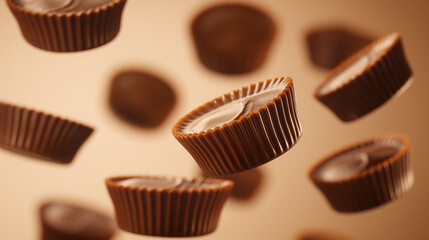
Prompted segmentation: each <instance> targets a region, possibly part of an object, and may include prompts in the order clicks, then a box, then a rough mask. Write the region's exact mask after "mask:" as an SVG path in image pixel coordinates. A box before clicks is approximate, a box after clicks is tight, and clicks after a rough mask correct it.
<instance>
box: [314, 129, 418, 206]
mask: <svg viewBox="0 0 429 240" xmlns="http://www.w3.org/2000/svg"><path fill="white" fill-rule="evenodd" d="M409 148H410V143H409V140H408V138H407V137H405V136H401V135H385V136H379V137H373V138H371V139H369V140H366V141H363V142H360V143H357V144H354V145H352V146H350V147H347V148H345V149H343V150H340V151H338V152H335V153H334V154H332V155H330V156H329V157H326V158H324V159H323V160H322V161H320V162H319V163H317V164H316V165H315V166H314V167H313V168H312V169H311V171H310V173H309V175H310V178H311V179H312V180H313V182H314V183H315V184H316V186H317V187H318V188H319V189H320V190H321V191H322V193H323V194H324V195H325V197H326V198H327V199H328V201H329V202H330V204H331V206H332V207H333V208H334V209H336V210H337V211H340V212H357V211H362V210H366V209H370V208H374V207H377V206H379V205H382V204H384V203H387V202H390V201H392V200H395V199H397V198H399V197H401V196H402V195H404V194H405V193H406V192H407V191H408V190H409V189H410V188H411V186H412V184H413V180H414V177H413V173H412V170H411V166H410V160H409Z"/></svg>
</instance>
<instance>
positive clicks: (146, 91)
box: [109, 70, 176, 128]
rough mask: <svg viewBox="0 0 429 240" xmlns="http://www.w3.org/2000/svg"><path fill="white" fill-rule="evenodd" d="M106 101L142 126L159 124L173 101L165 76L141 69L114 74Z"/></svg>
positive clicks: (125, 117)
mask: <svg viewBox="0 0 429 240" xmlns="http://www.w3.org/2000/svg"><path fill="white" fill-rule="evenodd" d="M109 103H110V107H111V108H112V110H113V111H114V112H115V113H116V114H117V115H118V116H119V117H121V118H122V119H124V120H126V121H127V122H129V123H132V124H134V125H137V126H140V127H144V128H155V127H158V126H160V125H161V124H162V123H163V122H164V120H165V119H166V117H167V116H168V114H169V113H170V112H171V110H172V109H173V107H174V105H175V103H176V94H175V92H174V90H173V88H172V87H171V86H170V85H169V84H168V83H167V82H165V81H164V80H161V79H160V78H158V77H156V76H153V75H150V74H148V73H144V72H140V71H133V70H130V71H123V72H121V73H118V74H117V75H116V76H114V77H113V80H112V83H111V87H110V96H109Z"/></svg>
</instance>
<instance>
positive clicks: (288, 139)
mask: <svg viewBox="0 0 429 240" xmlns="http://www.w3.org/2000/svg"><path fill="white" fill-rule="evenodd" d="M172 132H173V135H174V137H175V138H176V139H177V140H178V141H179V142H180V143H181V144H182V145H183V146H184V147H185V148H186V149H187V150H188V152H189V153H190V154H191V155H192V156H193V158H194V159H195V161H196V162H197V164H198V165H199V167H200V168H201V170H202V171H203V172H204V174H205V175H207V176H225V175H229V174H234V173H238V172H242V171H244V170H248V169H251V168H254V167H257V166H259V165H262V164H264V163H267V162H269V161H271V160H273V159H275V158H277V157H279V156H280V155H282V154H284V153H285V152H287V151H288V150H289V149H291V148H292V147H293V146H294V145H295V144H296V143H297V141H298V140H299V138H300V136H301V133H302V129H301V124H300V122H299V119H298V116H297V114H296V107H295V93H294V88H293V83H292V79H291V78H284V77H282V78H275V79H269V80H266V81H261V82H259V83H257V84H251V85H249V86H245V87H242V88H240V89H237V90H234V91H231V92H229V93H227V94H224V95H223V96H220V97H218V98H215V99H213V100H212V101H210V102H207V103H205V104H203V105H201V106H200V107H198V108H196V109H195V110H193V111H191V112H190V113H188V114H187V115H185V116H184V117H182V118H181V119H180V120H179V121H178V122H177V123H176V125H175V126H174V127H173V130H172Z"/></svg>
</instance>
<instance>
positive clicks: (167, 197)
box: [106, 176, 234, 237]
mask: <svg viewBox="0 0 429 240" xmlns="http://www.w3.org/2000/svg"><path fill="white" fill-rule="evenodd" d="M106 185H107V189H108V191H109V194H110V197H111V199H112V202H113V205H114V207H115V212H116V219H117V222H118V225H119V227H120V228H121V229H123V230H125V231H128V232H131V233H136V234H141V235H150V236H164V237H191V236H198V235H204V234H208V233H211V232H213V231H214V230H215V229H216V226H217V223H218V219H219V216H220V213H221V210H222V207H223V205H224V203H225V201H226V200H227V198H228V197H229V195H230V193H231V189H232V187H233V185H234V184H233V183H232V182H231V181H227V180H222V179H214V178H194V179H191V180H188V179H185V178H172V177H148V176H134V177H113V178H108V179H106Z"/></svg>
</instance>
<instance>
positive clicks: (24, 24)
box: [6, 0, 126, 52]
mask: <svg viewBox="0 0 429 240" xmlns="http://www.w3.org/2000/svg"><path fill="white" fill-rule="evenodd" d="M6 2H7V4H8V6H9V8H10V10H11V11H12V13H13V14H14V16H15V18H16V20H17V21H18V24H19V27H20V28H21V32H22V35H23V36H24V38H25V39H26V40H27V42H28V43H30V44H31V45H33V46H35V47H37V48H40V49H44V50H47V51H54V52H74V51H82V50H87V49H91V48H95V47H98V46H101V45H103V44H106V43H108V42H110V41H112V40H113V39H114V38H115V37H116V35H117V34H118V32H119V28H120V22H121V16H122V10H123V8H124V5H125V2H126V0H38V1H35V0H6Z"/></svg>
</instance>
